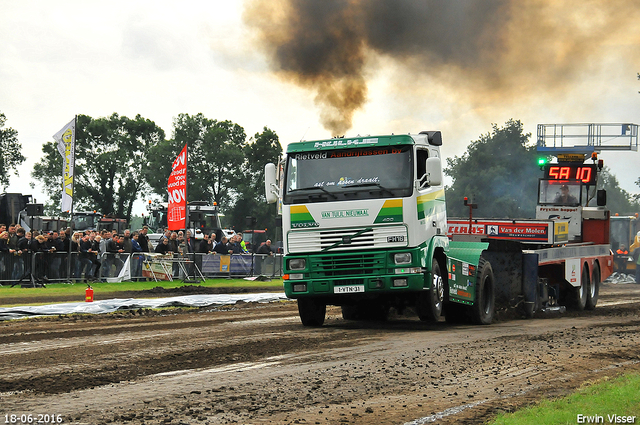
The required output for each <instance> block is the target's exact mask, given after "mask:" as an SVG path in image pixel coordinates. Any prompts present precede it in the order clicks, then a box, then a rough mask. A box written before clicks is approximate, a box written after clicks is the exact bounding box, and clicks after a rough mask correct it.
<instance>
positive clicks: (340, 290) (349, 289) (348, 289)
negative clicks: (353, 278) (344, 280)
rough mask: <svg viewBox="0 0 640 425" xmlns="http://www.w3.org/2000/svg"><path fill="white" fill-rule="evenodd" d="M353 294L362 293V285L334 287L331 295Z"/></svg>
mask: <svg viewBox="0 0 640 425" xmlns="http://www.w3.org/2000/svg"><path fill="white" fill-rule="evenodd" d="M354 292H364V285H354V286H334V287H333V293H334V294H352V293H354Z"/></svg>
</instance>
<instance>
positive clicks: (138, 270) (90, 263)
mask: <svg viewBox="0 0 640 425" xmlns="http://www.w3.org/2000/svg"><path fill="white" fill-rule="evenodd" d="M129 257H130V258H129ZM147 257H148V256H146V255H145V254H144V253H140V254H115V253H105V254H83V253H76V252H72V253H71V254H69V253H66V252H54V253H48V252H35V253H31V252H30V253H26V254H22V255H15V254H11V253H9V252H0V284H2V285H7V284H11V285H16V284H21V285H25V286H28V285H30V284H37V283H56V282H58V283H59V282H70V281H76V282H77V281H85V280H86V281H92V280H102V281H104V280H106V279H108V278H117V277H118V276H121V275H125V279H123V280H148V279H151V275H150V274H149V273H148V272H146V273H145V272H144V270H145V261H146V258H147ZM127 259H128V260H129V261H128V274H127V273H124V272H126V271H127V270H124V272H123V268H124V267H125V265H126V264H127ZM178 260H186V261H178ZM168 262H169V263H171V265H170V272H171V275H172V278H173V279H186V278H188V277H189V276H195V275H196V273H195V268H193V270H192V269H190V268H189V264H195V266H197V269H198V270H199V271H200V272H201V274H202V276H204V277H205V278H220V277H225V278H230V277H237V278H239V277H249V276H259V275H263V276H266V277H271V278H275V277H281V276H282V274H283V273H282V254H273V255H263V254H231V255H219V254H186V255H183V256H179V255H178V254H176V255H174V260H169V261H168ZM180 263H183V266H182V268H181V266H180ZM185 272H186V273H187V274H186V275H185Z"/></svg>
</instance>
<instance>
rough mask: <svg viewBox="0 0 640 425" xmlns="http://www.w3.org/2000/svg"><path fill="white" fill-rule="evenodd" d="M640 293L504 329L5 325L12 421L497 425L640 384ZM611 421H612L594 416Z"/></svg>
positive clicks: (255, 312) (225, 320)
mask: <svg viewBox="0 0 640 425" xmlns="http://www.w3.org/2000/svg"><path fill="white" fill-rule="evenodd" d="M639 313H640V285H604V286H603V287H602V289H601V293H600V302H599V306H598V308H597V309H596V310H595V311H594V312H585V313H567V314H564V315H562V316H560V317H536V318H535V319H533V320H520V319H508V320H507V319H503V320H502V321H499V322H497V323H494V324H493V325H491V326H484V327H477V326H466V325H459V326H450V325H447V324H446V323H444V322H441V323H437V324H431V325H428V324H424V323H422V322H420V321H419V320H417V318H415V317H409V318H407V317H404V316H403V317H398V318H392V319H391V320H389V321H388V322H386V323H366V322H347V321H344V320H342V317H341V314H340V312H339V310H338V309H335V308H330V309H329V313H328V319H327V321H326V324H325V326H324V327H322V328H318V329H310V328H304V327H302V325H300V323H299V319H298V317H297V309H296V304H295V303H293V302H283V303H277V304H270V305H251V304H242V305H236V306H234V307H231V308H224V309H220V308H218V309H201V310H190V311H174V312H168V311H167V312H165V313H162V314H158V313H155V312H146V311H136V312H126V313H119V314H110V315H102V316H83V317H62V318H46V319H31V320H26V321H12V322H0V343H1V345H0V356H1V357H0V358H2V363H1V364H0V368H1V373H0V376H1V377H2V378H1V379H0V418H2V419H3V420H4V415H5V414H23V413H24V414H32V415H33V416H34V418H37V416H38V415H39V414H42V415H44V414H49V415H51V414H56V415H57V414H60V415H62V417H63V419H64V422H63V423H66V424H70V423H74V424H103V423H131V424H143V423H144V424H180V423H182V424H194V423H198V424H200V423H202V424H207V423H210V424H217V423H240V424H248V423H254V424H259V423H301V424H327V423H328V424H342V423H357V424H370V423H378V424H403V423H406V422H410V421H414V420H415V421H416V422H414V423H427V422H428V421H430V420H433V421H435V422H437V423H482V422H484V421H485V420H487V419H489V418H491V417H492V416H493V415H495V414H496V413H497V412H499V411H510V410H514V409H516V408H518V407H520V406H523V405H526V404H529V403H531V402H533V401H535V400H538V399H540V398H542V397H554V396H558V395H563V394H566V393H568V392H570V391H571V390H572V389H573V388H576V387H578V386H580V385H581V384H582V383H584V382H585V381H590V380H593V379H596V378H602V377H605V376H614V375H617V374H619V373H621V372H623V371H629V370H640V351H639V350H638V345H639V343H640V314H639ZM588 413H597V412H585V414H588Z"/></svg>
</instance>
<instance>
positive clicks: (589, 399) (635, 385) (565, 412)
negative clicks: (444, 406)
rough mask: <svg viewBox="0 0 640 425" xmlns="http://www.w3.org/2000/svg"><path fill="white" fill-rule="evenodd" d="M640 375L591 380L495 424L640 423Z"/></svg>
mask: <svg viewBox="0 0 640 425" xmlns="http://www.w3.org/2000/svg"><path fill="white" fill-rule="evenodd" d="M639 394H640V374H638V373H629V374H626V375H622V376H619V377H617V378H615V379H608V378H605V379H604V380H602V381H599V382H596V383H594V382H588V383H586V384H584V385H583V386H582V387H581V388H580V389H579V390H578V391H576V392H575V393H573V394H571V395H569V396H567V397H563V398H559V399H556V400H543V401H541V402H540V403H539V404H537V405H536V406H531V407H528V408H526V409H522V410H519V411H517V412H514V413H503V414H500V415H499V416H498V417H497V418H496V419H495V420H494V421H493V422H490V423H491V424H493V425H525V424H542V425H544V424H580V423H583V424H587V423H601V424H609V423H636V424H637V423H640V396H639Z"/></svg>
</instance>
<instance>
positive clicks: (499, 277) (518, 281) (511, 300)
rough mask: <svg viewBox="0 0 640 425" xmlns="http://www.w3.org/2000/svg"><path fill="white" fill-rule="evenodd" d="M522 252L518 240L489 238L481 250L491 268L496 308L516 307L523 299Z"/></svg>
mask: <svg viewBox="0 0 640 425" xmlns="http://www.w3.org/2000/svg"><path fill="white" fill-rule="evenodd" d="M522 254H523V253H522V248H521V245H520V243H519V242H516V241H505V240H491V241H490V242H489V247H488V248H487V249H486V250H485V251H483V252H482V257H483V258H485V259H486V260H487V261H489V262H490V263H491V267H492V268H493V275H494V276H495V282H496V285H495V292H496V307H497V308H510V307H511V308H512V307H516V306H517V305H518V304H520V303H521V302H522V301H523V300H524V288H523V286H524V285H523V280H524V278H523V273H524V267H523V255H522ZM536 273H537V272H536Z"/></svg>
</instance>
